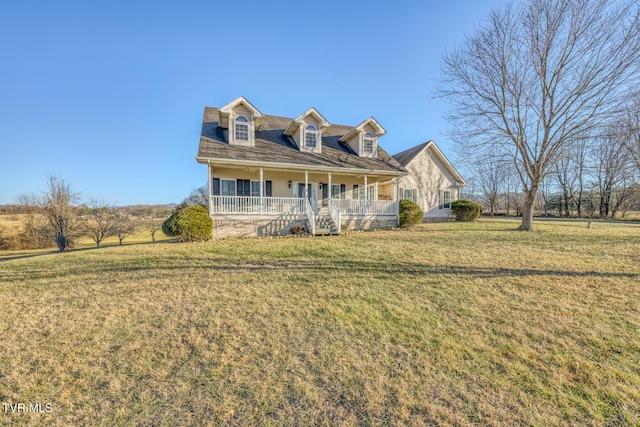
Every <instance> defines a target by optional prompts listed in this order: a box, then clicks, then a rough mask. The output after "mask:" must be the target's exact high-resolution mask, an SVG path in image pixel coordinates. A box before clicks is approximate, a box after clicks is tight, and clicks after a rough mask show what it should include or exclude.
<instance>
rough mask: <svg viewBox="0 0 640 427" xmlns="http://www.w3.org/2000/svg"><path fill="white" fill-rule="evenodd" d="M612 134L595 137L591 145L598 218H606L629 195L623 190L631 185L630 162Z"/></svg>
mask: <svg viewBox="0 0 640 427" xmlns="http://www.w3.org/2000/svg"><path fill="white" fill-rule="evenodd" d="M612 134H613V132H611V133H610V134H609V135H605V136H602V137H600V138H598V139H596V141H595V144H594V147H593V160H594V161H595V163H596V165H595V170H596V174H595V178H596V181H595V187H596V191H597V192H598V195H599V216H600V218H606V217H608V216H609V213H610V212H612V211H617V210H618V208H619V206H620V205H621V204H622V203H623V202H624V199H626V198H627V197H630V196H631V192H628V191H625V189H626V188H627V187H631V185H632V181H631V179H630V178H631V177H632V174H631V162H630V161H629V157H628V153H627V151H626V149H625V146H624V145H623V144H621V143H620V142H619V141H617V140H616V139H615V138H614V137H612V136H611V135H612ZM616 196H617V197H616ZM616 199H617V200H616Z"/></svg>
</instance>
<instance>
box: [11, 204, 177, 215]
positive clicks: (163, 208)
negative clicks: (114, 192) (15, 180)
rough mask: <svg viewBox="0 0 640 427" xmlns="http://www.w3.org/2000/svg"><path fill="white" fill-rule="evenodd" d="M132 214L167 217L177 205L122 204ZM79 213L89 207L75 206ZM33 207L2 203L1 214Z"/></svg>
mask: <svg viewBox="0 0 640 427" xmlns="http://www.w3.org/2000/svg"><path fill="white" fill-rule="evenodd" d="M122 207H124V208H126V210H127V212H129V214H130V215H132V216H135V217H140V218H166V217H167V216H169V215H171V213H172V212H173V210H174V208H175V205H173V204H172V205H131V206H122ZM75 208H76V209H77V211H78V213H79V214H82V213H83V211H86V210H88V209H89V208H88V207H87V206H86V205H84V204H82V205H79V206H76V207H75ZM30 209H32V207H29V206H24V205H0V215H17V214H27V213H30Z"/></svg>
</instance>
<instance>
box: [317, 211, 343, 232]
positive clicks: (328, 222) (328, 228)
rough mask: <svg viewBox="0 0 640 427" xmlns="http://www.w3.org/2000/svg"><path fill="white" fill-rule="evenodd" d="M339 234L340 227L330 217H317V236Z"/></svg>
mask: <svg viewBox="0 0 640 427" xmlns="http://www.w3.org/2000/svg"><path fill="white" fill-rule="evenodd" d="M335 234H339V233H338V226H337V225H336V223H335V222H334V221H333V219H332V218H331V217H330V216H329V215H320V213H318V216H316V230H315V235H316V236H319V235H335Z"/></svg>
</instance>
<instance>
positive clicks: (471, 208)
mask: <svg viewBox="0 0 640 427" xmlns="http://www.w3.org/2000/svg"><path fill="white" fill-rule="evenodd" d="M451 211H452V212H453V215H454V216H455V218H456V221H461V222H473V221H475V220H476V218H479V217H480V215H482V208H481V207H480V205H478V204H477V203H473V202H470V201H469V200H456V201H455V202H452V203H451Z"/></svg>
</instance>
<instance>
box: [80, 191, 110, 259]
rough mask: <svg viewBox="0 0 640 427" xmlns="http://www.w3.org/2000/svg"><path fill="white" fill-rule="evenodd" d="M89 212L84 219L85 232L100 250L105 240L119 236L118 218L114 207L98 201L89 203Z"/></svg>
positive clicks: (93, 200) (92, 200) (94, 200)
mask: <svg viewBox="0 0 640 427" xmlns="http://www.w3.org/2000/svg"><path fill="white" fill-rule="evenodd" d="M88 210H89V212H88V214H87V215H85V216H84V218H83V222H84V232H85V234H86V235H87V236H89V237H90V238H91V239H92V240H93V241H94V242H95V243H96V248H99V247H100V244H101V243H102V241H103V240H105V239H106V238H108V237H111V236H115V235H116V234H117V231H118V216H117V214H116V211H115V210H114V209H113V208H112V207H110V206H109V205H107V204H105V203H104V202H102V201H99V200H96V199H91V200H90V201H89V203H88Z"/></svg>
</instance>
